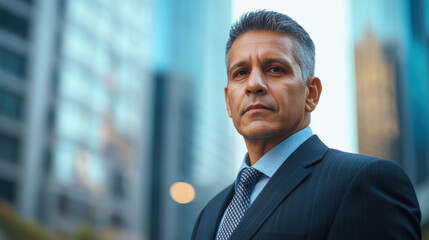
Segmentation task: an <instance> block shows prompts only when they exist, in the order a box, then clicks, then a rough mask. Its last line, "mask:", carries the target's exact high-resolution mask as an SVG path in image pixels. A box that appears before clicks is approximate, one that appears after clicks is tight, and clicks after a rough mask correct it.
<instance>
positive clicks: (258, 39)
mask: <svg viewBox="0 0 429 240" xmlns="http://www.w3.org/2000/svg"><path fill="white" fill-rule="evenodd" d="M294 49H295V42H294V39H293V37H292V36H289V35H287V34H282V33H277V32H273V31H250V32H247V33H244V34H243V35H241V36H239V37H238V38H237V39H236V40H235V41H234V43H233V44H232V46H231V50H230V55H229V61H228V67H229V66H231V65H232V64H234V62H237V61H249V60H252V61H253V60H256V59H259V60H260V59H264V58H267V57H275V58H279V57H281V58H284V59H285V60H287V61H288V62H290V63H291V64H292V63H296V61H295V59H294ZM255 58H256V59H255Z"/></svg>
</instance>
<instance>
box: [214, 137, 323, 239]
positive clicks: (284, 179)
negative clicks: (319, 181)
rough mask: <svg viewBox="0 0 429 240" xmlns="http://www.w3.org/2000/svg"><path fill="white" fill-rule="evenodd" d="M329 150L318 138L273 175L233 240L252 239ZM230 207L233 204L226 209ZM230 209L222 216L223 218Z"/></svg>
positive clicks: (309, 141) (310, 141)
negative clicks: (310, 167)
mask: <svg viewBox="0 0 429 240" xmlns="http://www.w3.org/2000/svg"><path fill="white" fill-rule="evenodd" d="M327 150H328V147H326V145H324V144H323V143H322V142H321V141H320V139H319V138H318V137H317V135H314V136H312V137H311V138H309V139H308V140H307V141H306V142H304V143H303V144H302V145H301V146H300V147H299V148H298V149H297V150H296V151H295V152H294V153H293V154H292V155H290V156H289V158H287V159H286V161H285V162H284V163H283V164H282V166H281V167H280V168H279V169H278V171H277V172H276V173H275V174H274V175H273V177H272V178H271V179H270V181H269V182H268V183H267V185H266V186H265V188H264V189H263V190H262V192H261V193H260V194H259V196H258V197H257V198H256V200H255V202H254V203H253V204H252V205H251V207H250V208H249V209H248V210H247V212H246V214H245V215H244V216H243V218H242V219H241V222H240V224H239V225H238V227H237V228H236V230H235V231H234V233H233V234H232V235H231V238H230V239H250V238H251V237H252V236H253V235H254V234H255V232H256V231H257V230H258V229H259V227H260V226H261V225H262V224H263V223H264V222H265V220H266V219H267V218H268V217H269V215H270V214H271V213H272V212H273V211H274V209H275V208H276V207H277V206H278V205H279V204H280V203H281V202H282V201H283V199H285V198H286V197H287V196H288V195H289V194H290V193H291V192H292V191H293V190H294V189H295V188H296V187H297V186H298V185H299V184H300V183H302V182H303V181H304V180H305V179H306V178H307V177H308V176H309V175H310V173H311V171H310V170H309V169H307V168H308V167H309V166H310V165H313V164H316V163H317V162H319V161H320V160H321V159H322V157H323V155H324V154H325V153H326V151H327ZM280 188H281V189H282V190H279V189H280ZM231 197H232V196H231ZM229 200H230V199H229ZM228 203H229V201H228V202H227V203H226V206H227V205H228ZM226 206H225V208H222V210H223V211H222V210H221V213H220V214H223V212H224V210H225V209H226ZM219 221H220V219H219ZM219 221H218V222H217V223H218V224H219ZM216 226H218V225H216Z"/></svg>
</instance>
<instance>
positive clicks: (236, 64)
mask: <svg viewBox="0 0 429 240" xmlns="http://www.w3.org/2000/svg"><path fill="white" fill-rule="evenodd" d="M246 64H247V62H246V61H240V62H238V63H234V64H233V65H232V66H231V67H230V68H229V69H228V74H230V73H231V71H232V70H233V69H235V68H238V67H242V66H245V65H246Z"/></svg>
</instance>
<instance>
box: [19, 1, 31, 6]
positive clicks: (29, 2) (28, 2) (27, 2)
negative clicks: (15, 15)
mask: <svg viewBox="0 0 429 240" xmlns="http://www.w3.org/2000/svg"><path fill="white" fill-rule="evenodd" d="M19 1H21V2H23V3H26V4H29V5H32V4H33V0H19Z"/></svg>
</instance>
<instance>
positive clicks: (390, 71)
mask: <svg viewBox="0 0 429 240" xmlns="http://www.w3.org/2000/svg"><path fill="white" fill-rule="evenodd" d="M352 3H353V4H352V8H351V9H352V14H353V26H354V44H355V47H354V49H355V72H356V102H357V113H358V114H357V116H358V139H359V152H360V153H363V154H368V155H374V156H379V157H382V158H387V159H392V160H395V161H397V162H398V163H400V164H401V165H402V166H403V168H404V169H405V171H406V172H407V173H408V175H409V177H410V179H411V181H412V182H413V183H414V185H415V186H416V188H417V191H418V192H417V193H418V195H419V200H420V205H421V208H422V211H423V222H424V223H425V224H426V225H428V224H429V223H428V221H429V72H428V68H429V18H428V17H429V1H425V0H395V1H386V0H378V1H357V0H356V1H352ZM426 228H428V227H426Z"/></svg>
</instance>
